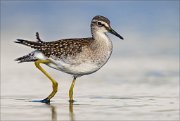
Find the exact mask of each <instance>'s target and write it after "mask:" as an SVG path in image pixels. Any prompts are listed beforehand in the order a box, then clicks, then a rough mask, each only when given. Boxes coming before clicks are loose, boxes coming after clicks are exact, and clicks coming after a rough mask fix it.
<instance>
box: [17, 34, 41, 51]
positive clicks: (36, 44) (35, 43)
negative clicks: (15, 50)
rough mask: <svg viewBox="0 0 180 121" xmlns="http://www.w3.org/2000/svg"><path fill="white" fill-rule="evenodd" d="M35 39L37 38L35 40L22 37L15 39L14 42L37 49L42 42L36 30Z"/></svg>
mask: <svg viewBox="0 0 180 121" xmlns="http://www.w3.org/2000/svg"><path fill="white" fill-rule="evenodd" d="M36 39H37V41H36V42H34V41H29V40H24V39H17V41H15V43H18V44H23V45H26V46H29V47H31V48H34V49H39V48H41V46H43V43H44V42H43V41H42V40H41V39H40V37H39V33H38V32H36Z"/></svg>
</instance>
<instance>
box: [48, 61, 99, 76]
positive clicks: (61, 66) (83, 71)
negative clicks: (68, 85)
mask: <svg viewBox="0 0 180 121" xmlns="http://www.w3.org/2000/svg"><path fill="white" fill-rule="evenodd" d="M51 61H52V63H49V64H47V65H48V66H49V67H52V68H54V69H57V70H60V71H63V72H66V73H68V74H71V75H74V76H82V75H87V74H91V73H93V72H95V71H97V70H99V69H100V68H101V67H100V66H98V65H96V64H93V63H91V62H85V63H82V64H79V65H72V64H68V63H65V62H63V61H59V60H58V61H57V60H51Z"/></svg>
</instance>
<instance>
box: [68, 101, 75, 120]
mask: <svg viewBox="0 0 180 121" xmlns="http://www.w3.org/2000/svg"><path fill="white" fill-rule="evenodd" d="M69 117H70V121H74V117H75V115H74V112H73V103H72V102H70V103H69Z"/></svg>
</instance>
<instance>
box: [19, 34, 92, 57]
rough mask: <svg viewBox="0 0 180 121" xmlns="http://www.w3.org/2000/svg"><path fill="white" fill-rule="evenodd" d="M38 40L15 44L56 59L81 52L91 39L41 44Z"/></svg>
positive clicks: (22, 41)
mask: <svg viewBox="0 0 180 121" xmlns="http://www.w3.org/2000/svg"><path fill="white" fill-rule="evenodd" d="M38 38H39V37H38ZM39 40H40V38H39ZM39 40H38V41H37V42H33V41H28V40H22V39H18V40H17V41H16V43H21V44H24V45H27V46H30V47H31V48H34V49H37V50H39V51H41V52H42V53H43V54H44V55H45V56H47V57H50V56H56V57H57V58H62V57H63V58H66V57H67V56H75V55H76V54H77V53H79V52H81V51H82V48H83V47H84V46H88V45H89V44H90V43H91V41H92V38H76V39H62V40H57V41H53V42H43V41H41V40H40V41H39Z"/></svg>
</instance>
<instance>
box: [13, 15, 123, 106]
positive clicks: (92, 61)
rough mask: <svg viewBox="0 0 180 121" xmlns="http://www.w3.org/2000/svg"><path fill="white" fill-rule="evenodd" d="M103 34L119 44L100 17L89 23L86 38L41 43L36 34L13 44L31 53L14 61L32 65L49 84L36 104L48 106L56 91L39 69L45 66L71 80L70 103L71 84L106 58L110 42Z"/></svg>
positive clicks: (47, 75)
mask: <svg viewBox="0 0 180 121" xmlns="http://www.w3.org/2000/svg"><path fill="white" fill-rule="evenodd" d="M107 32H109V33H111V34H114V35H116V36H117V37H119V38H120V39H122V40H123V37H122V36H120V35H119V34H118V33H117V32H116V31H114V30H113V29H112V28H111V26H110V21H109V19H107V18H106V17H104V16H95V17H94V18H93V19H92V21H91V34H92V37H89V38H72V39H61V40H57V41H52V42H44V41H42V40H41V39H40V37H39V34H38V32H37V33H36V39H37V41H28V40H24V39H17V41H15V43H19V44H23V45H26V46H29V47H31V48H33V49H35V51H33V52H31V53H29V54H28V55H25V56H22V57H20V58H17V59H16V61H18V62H19V63H21V62H34V63H35V66H36V67H37V68H38V69H39V70H40V71H41V72H42V73H44V74H45V75H46V77H47V78H49V79H50V80H51V82H52V88H53V91H52V92H51V93H50V95H49V96H48V97H47V98H45V99H43V100H40V101H39V102H43V103H50V99H51V98H52V97H54V95H55V94H56V92H57V90H58V83H57V81H56V80H54V79H53V78H52V77H51V76H50V75H49V74H48V73H47V72H46V71H45V70H44V69H43V68H42V67H41V66H40V64H45V65H47V66H49V67H51V68H54V69H57V70H59V71H62V72H65V73H68V74H70V75H72V76H73V81H72V84H71V87H70V89H69V101H70V102H73V88H74V85H75V80H76V78H78V77H81V76H83V75H88V74H91V73H94V72H96V71H97V70H99V69H100V68H101V67H102V66H103V65H104V64H105V63H106V62H107V61H108V59H109V58H110V56H111V53H112V49H113V46H112V42H111V40H110V39H109V37H108V36H107V34H106V33H107Z"/></svg>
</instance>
